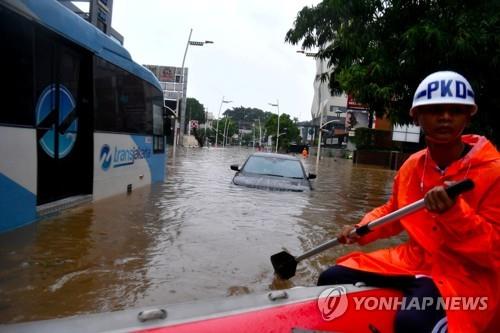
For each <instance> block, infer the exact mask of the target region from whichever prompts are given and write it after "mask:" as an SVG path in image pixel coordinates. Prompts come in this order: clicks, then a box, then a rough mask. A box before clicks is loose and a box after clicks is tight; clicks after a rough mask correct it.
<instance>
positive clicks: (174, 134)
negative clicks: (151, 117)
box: [144, 65, 188, 144]
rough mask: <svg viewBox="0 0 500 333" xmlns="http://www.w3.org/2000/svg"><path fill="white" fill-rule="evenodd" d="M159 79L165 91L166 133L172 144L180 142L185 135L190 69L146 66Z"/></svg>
mask: <svg viewBox="0 0 500 333" xmlns="http://www.w3.org/2000/svg"><path fill="white" fill-rule="evenodd" d="M144 67H146V68H148V69H149V70H150V71H151V72H153V74H154V75H155V76H156V77H157V78H158V80H159V81H160V84H161V86H162V89H163V99H164V105H165V108H166V111H167V112H166V114H165V127H166V128H165V132H166V135H167V142H168V143H170V144H174V140H175V143H178V142H180V141H179V138H181V137H182V136H183V135H184V132H185V126H184V124H185V123H186V90H187V83H188V69H187V68H184V71H183V72H184V73H182V68H180V67H173V66H158V65H144Z"/></svg>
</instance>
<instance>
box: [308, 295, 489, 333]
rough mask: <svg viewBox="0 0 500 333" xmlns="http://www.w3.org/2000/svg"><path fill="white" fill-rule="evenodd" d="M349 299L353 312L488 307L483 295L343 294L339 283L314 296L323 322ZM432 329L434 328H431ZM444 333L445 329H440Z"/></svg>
mask: <svg viewBox="0 0 500 333" xmlns="http://www.w3.org/2000/svg"><path fill="white" fill-rule="evenodd" d="M350 302H353V303H354V304H353V307H351V309H353V310H354V311H361V310H362V311H428V310H437V311H439V310H444V311H485V310H487V309H488V297H486V296H477V297H470V296H451V297H437V298H435V297H426V296H424V297H402V296H353V297H350V298H349V297H348V296H347V290H346V288H344V287H343V286H335V287H332V288H328V289H325V290H323V291H322V292H321V294H320V295H319V297H318V301H317V304H318V309H319V312H320V314H321V317H322V318H323V320H325V321H332V320H334V319H336V318H339V317H340V316H342V315H343V314H344V313H345V312H346V311H347V308H348V306H349V303H350ZM445 324H446V322H440V323H437V324H436V327H440V329H439V330H436V331H435V332H441V331H442V330H443V329H446V328H447V325H445ZM433 332H434V331H433ZM443 332H445V331H443Z"/></svg>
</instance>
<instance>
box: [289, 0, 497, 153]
mask: <svg viewBox="0 0 500 333" xmlns="http://www.w3.org/2000/svg"><path fill="white" fill-rule="evenodd" d="M499 31H500V1H498V0H479V1H447V0H423V1H416V0H411V1H410V0H392V1H391V0H351V1H345V0H324V1H323V2H321V3H320V4H318V5H316V6H313V7H304V8H303V9H302V10H301V11H300V12H299V13H298V16H297V19H296V21H295V23H294V26H293V28H292V29H290V30H289V31H288V33H287V34H286V41H287V42H289V43H292V44H298V43H301V45H302V47H303V48H304V49H314V48H319V52H318V55H317V56H318V57H319V58H321V59H324V60H326V61H328V64H329V67H330V69H331V70H330V72H329V73H327V76H328V77H329V86H330V89H331V90H332V92H340V91H346V92H349V93H350V94H351V95H353V97H354V98H355V99H356V100H357V101H358V102H361V103H364V104H367V105H368V106H369V107H370V109H371V110H372V111H375V112H376V114H377V115H378V116H382V115H383V114H384V113H387V115H388V116H389V118H390V119H391V120H392V121H393V122H395V123H400V124H404V123H408V122H410V118H409V115H408V110H409V108H410V106H411V101H412V98H413V93H414V91H415V89H416V87H417V85H418V84H419V82H420V81H421V80H422V79H423V78H424V77H425V76H427V75H428V74H430V73H432V72H434V71H438V70H454V71H457V72H459V73H461V74H463V75H464V76H465V77H466V78H467V79H468V80H469V81H470V82H471V84H472V87H473V88H474V90H475V93H476V103H477V104H478V106H479V110H480V111H479V113H478V115H477V116H476V117H475V120H474V122H475V123H474V124H473V128H474V129H475V130H477V131H478V132H480V133H481V134H484V135H487V136H489V137H490V138H492V139H493V140H494V141H496V142H497V143H500V128H499V126H500V114H499V112H498V111H497V108H498V105H499V103H500V94H498V93H497V91H496V90H497V88H498V87H499V86H500V76H499V75H498V73H500V68H499V63H500V33H499Z"/></svg>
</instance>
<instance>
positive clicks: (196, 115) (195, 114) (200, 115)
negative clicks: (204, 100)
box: [186, 97, 205, 124]
mask: <svg viewBox="0 0 500 333" xmlns="http://www.w3.org/2000/svg"><path fill="white" fill-rule="evenodd" d="M186 119H187V120H198V122H199V123H200V124H202V123H204V122H205V107H204V106H203V104H201V103H200V102H198V100H197V99H196V98H191V97H188V98H187V99H186Z"/></svg>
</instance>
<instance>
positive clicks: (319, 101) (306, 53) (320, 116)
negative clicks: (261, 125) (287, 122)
mask: <svg viewBox="0 0 500 333" xmlns="http://www.w3.org/2000/svg"><path fill="white" fill-rule="evenodd" d="M297 53H302V54H305V55H306V56H307V57H315V58H317V56H318V53H312V52H305V51H304V50H297ZM319 60H320V70H321V71H322V70H323V63H322V62H323V60H321V59H319ZM320 77H321V75H318V76H317V80H318V112H319V135H318V152H317V154H316V173H318V166H319V158H320V151H321V130H322V129H323V127H324V126H325V125H326V124H329V123H331V121H329V122H326V123H325V124H323V110H322V108H321V79H320Z"/></svg>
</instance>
